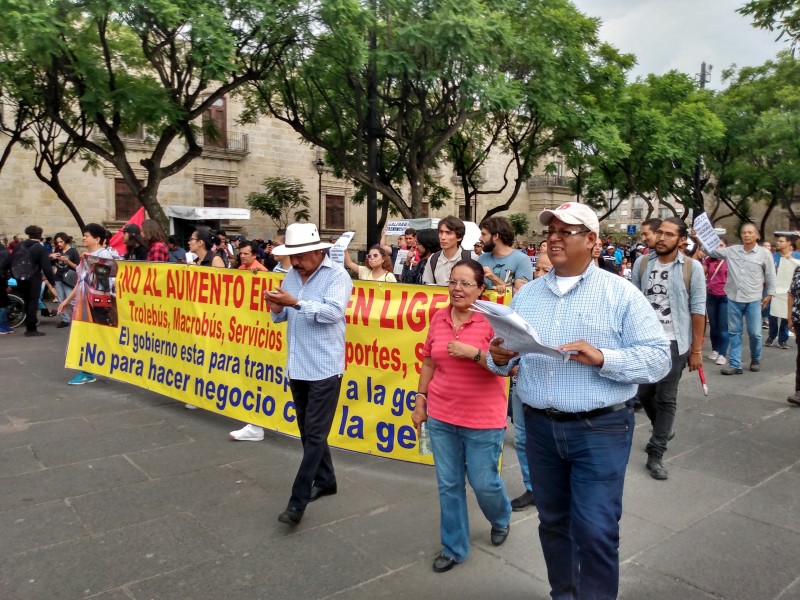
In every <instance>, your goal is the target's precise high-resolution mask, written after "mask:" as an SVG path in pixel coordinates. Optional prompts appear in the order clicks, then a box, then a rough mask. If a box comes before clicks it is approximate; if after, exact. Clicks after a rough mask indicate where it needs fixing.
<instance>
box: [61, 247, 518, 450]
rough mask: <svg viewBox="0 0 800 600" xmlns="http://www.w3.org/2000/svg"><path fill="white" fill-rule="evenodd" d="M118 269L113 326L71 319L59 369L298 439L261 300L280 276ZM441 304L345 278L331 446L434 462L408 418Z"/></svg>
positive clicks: (281, 347) (144, 266)
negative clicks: (340, 371) (420, 447)
mask: <svg viewBox="0 0 800 600" xmlns="http://www.w3.org/2000/svg"><path fill="white" fill-rule="evenodd" d="M117 268H118V273H117V277H116V295H115V297H114V305H115V306H116V315H115V318H116V325H114V326H101V325H98V324H96V323H92V322H84V321H75V322H74V323H73V326H72V329H71V334H70V342H69V347H68V350H67V358H66V366H67V367H69V368H73V369H82V370H84V371H87V372H89V373H94V374H97V375H102V376H106V377H110V378H113V379H118V380H120V381H125V382H127V383H130V384H131V385H135V386H138V387H142V388H145V389H149V390H153V391H155V392H158V393H160V394H164V395H165V396H168V397H170V398H174V399H175V400H178V401H181V402H187V403H190V404H194V405H195V406H199V407H201V408H204V409H206V410H210V411H213V412H217V413H221V414H224V415H226V416H229V417H231V418H233V419H238V420H240V421H243V422H247V423H253V424H255V425H260V426H262V427H265V428H266V429H270V430H273V431H277V432H280V433H285V434H288V435H293V436H297V435H298V430H297V425H296V423H295V420H296V415H295V410H294V403H293V401H292V394H291V391H290V389H289V381H288V378H287V374H286V372H285V364H286V347H287V346H286V345H287V339H286V324H285V323H280V324H275V323H273V322H272V319H271V318H270V315H269V313H268V310H267V308H266V305H265V302H264V300H263V293H264V291H268V290H271V289H274V288H277V287H279V286H280V283H281V281H282V278H283V275H282V274H278V273H266V272H259V273H252V272H250V271H245V270H229V269H211V268H204V267H195V266H187V265H174V264H169V263H143V262H125V261H120V262H119V263H117ZM78 296H79V298H78V303H84V302H85V298H84V292H83V291H82V290H79V293H78ZM487 297H488V298H489V299H494V298H497V299H498V300H499V301H501V302H504V303H507V302H508V300H510V294H509V295H505V296H496V295H495V294H494V293H493V292H492V293H491V294H490V295H489V296H487ZM448 302H449V300H448V292H447V288H444V287H436V286H414V285H403V284H393V283H383V282H370V281H355V282H354V289H353V293H352V296H351V299H350V304H349V306H348V309H347V314H346V322H347V328H346V345H345V361H346V370H345V373H344V379H343V384H342V391H341V395H340V398H339V406H338V410H337V414H336V417H335V419H334V424H333V427H332V429H331V434H330V437H329V442H330V444H331V446H334V447H337V448H344V449H347V450H353V451H356V452H362V453H366V454H374V455H377V456H382V457H387V458H393V459H400V460H407V461H412V462H423V463H430V462H431V460H432V459H431V457H429V456H427V457H426V456H420V455H419V453H418V451H417V436H416V430H415V429H414V427H413V425H412V423H411V411H412V410H413V407H414V402H415V396H416V389H417V383H418V379H419V372H420V368H421V362H422V354H421V352H422V347H423V344H424V342H425V337H426V334H427V329H428V324H429V322H430V319H431V317H432V316H433V315H434V314H435V312H436V311H437V310H439V309H441V308H442V307H444V306H447V305H448Z"/></svg>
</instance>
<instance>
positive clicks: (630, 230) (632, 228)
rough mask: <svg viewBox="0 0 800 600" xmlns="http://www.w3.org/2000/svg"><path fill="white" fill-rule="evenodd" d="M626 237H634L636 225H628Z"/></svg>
mask: <svg viewBox="0 0 800 600" xmlns="http://www.w3.org/2000/svg"><path fill="white" fill-rule="evenodd" d="M628 235H636V225H628Z"/></svg>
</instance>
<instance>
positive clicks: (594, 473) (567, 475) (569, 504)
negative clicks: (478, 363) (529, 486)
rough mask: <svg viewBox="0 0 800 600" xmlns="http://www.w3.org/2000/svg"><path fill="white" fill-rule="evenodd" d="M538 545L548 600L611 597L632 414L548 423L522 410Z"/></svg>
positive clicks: (616, 582) (616, 572)
mask: <svg viewBox="0 0 800 600" xmlns="http://www.w3.org/2000/svg"><path fill="white" fill-rule="evenodd" d="M525 431H526V446H525V447H526V450H527V452H528V463H529V464H530V472H531V479H532V481H533V487H534V489H535V490H536V505H537V507H538V509H539V540H540V541H541V544H542V552H543V554H544V558H545V562H546V564H547V576H548V579H549V581H550V587H551V592H550V595H551V597H552V598H553V600H590V599H591V600H613V599H615V598H616V597H617V591H618V588H619V519H620V517H621V516H622V490H623V486H624V483H625V468H626V467H627V465H628V458H629V456H630V453H631V441H632V439H633V409H632V408H628V409H623V410H618V411H616V412H612V413H607V414H605V415H601V416H599V417H596V418H593V419H581V420H577V421H561V422H559V421H554V420H551V419H550V418H549V417H547V416H546V415H543V414H541V413H538V412H534V411H532V410H529V409H527V410H525Z"/></svg>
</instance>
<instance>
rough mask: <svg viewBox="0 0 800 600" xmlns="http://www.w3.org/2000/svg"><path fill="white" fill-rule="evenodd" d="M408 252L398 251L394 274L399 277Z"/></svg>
mask: <svg viewBox="0 0 800 600" xmlns="http://www.w3.org/2000/svg"><path fill="white" fill-rule="evenodd" d="M407 257H408V250H398V251H397V260H395V261H394V274H395V275H400V274H401V273H402V272H403V265H404V264H406V258H407Z"/></svg>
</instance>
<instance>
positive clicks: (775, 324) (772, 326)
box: [767, 315, 789, 344]
mask: <svg viewBox="0 0 800 600" xmlns="http://www.w3.org/2000/svg"><path fill="white" fill-rule="evenodd" d="M776 337H777V338H778V343H779V344H785V343H786V342H788V341H789V321H788V320H787V319H781V318H780V317H773V316H772V315H770V316H769V333H768V334H767V338H768V339H770V340H774V339H775V338H776Z"/></svg>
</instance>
